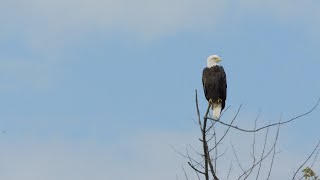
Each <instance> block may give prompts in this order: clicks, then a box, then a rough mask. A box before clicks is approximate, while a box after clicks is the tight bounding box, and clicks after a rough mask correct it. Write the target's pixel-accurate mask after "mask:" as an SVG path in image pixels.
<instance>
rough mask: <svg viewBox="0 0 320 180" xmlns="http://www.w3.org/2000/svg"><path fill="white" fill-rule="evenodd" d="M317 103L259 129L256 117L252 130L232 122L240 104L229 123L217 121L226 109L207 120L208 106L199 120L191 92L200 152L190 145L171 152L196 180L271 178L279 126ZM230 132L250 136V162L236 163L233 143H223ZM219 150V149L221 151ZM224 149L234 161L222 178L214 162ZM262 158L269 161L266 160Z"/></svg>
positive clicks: (239, 109)
mask: <svg viewBox="0 0 320 180" xmlns="http://www.w3.org/2000/svg"><path fill="white" fill-rule="evenodd" d="M319 101H320V99H319V100H318V101H317V103H316V105H314V106H313V107H312V108H311V109H310V110H309V111H308V112H306V113H303V114H301V115H299V116H296V117H294V118H291V119H289V120H286V121H283V120H282V115H280V118H279V121H278V122H277V123H271V122H269V124H267V125H265V126H261V127H258V126H257V122H258V120H259V116H260V114H259V115H258V116H257V117H256V119H255V120H254V121H253V123H254V128H252V129H249V128H245V127H239V126H238V125H235V121H236V119H237V118H238V116H239V113H240V111H241V108H242V105H240V106H239V108H238V109H237V111H236V113H235V115H234V116H233V117H232V118H231V121H230V122H226V121H220V118H221V117H222V116H223V115H224V113H225V112H226V111H228V109H229V107H227V108H226V109H225V111H223V112H222V113H221V117H220V118H219V119H218V120H216V119H212V118H211V117H209V111H210V107H211V105H210V104H209V105H208V107H207V109H206V111H205V115H204V116H203V117H201V114H200V110H199V104H198V95H197V91H196V92H195V103H196V112H197V122H196V123H197V125H198V126H199V129H200V131H201V138H199V141H200V143H201V148H200V149H201V150H197V149H196V148H194V147H193V146H191V145H189V146H188V147H187V148H186V152H185V153H181V152H178V151H177V150H175V151H176V152H178V153H179V154H180V155H182V156H183V157H185V158H186V159H187V160H188V165H189V166H190V167H191V169H192V170H193V172H194V173H195V175H196V177H197V178H198V179H199V180H200V179H203V178H204V179H205V180H209V179H213V180H227V179H229V178H230V176H231V174H232V173H233V172H235V173H237V175H236V176H233V178H234V177H236V179H238V180H245V179H248V178H249V177H250V179H256V180H258V179H271V173H272V170H273V165H274V160H275V156H276V154H277V142H278V138H279V134H280V128H281V126H283V125H285V124H287V123H291V122H293V121H295V120H297V119H299V118H301V117H303V116H306V115H308V114H310V113H311V112H312V111H314V110H315V109H316V107H317V106H318V104H319ZM217 125H220V126H219V128H220V129H222V127H223V128H224V131H222V132H221V130H220V131H219V132H220V134H218V131H217V130H216V127H217ZM232 130H233V131H235V132H243V133H248V134H251V135H252V136H253V140H252V144H251V147H249V149H251V150H249V151H250V155H251V160H250V161H247V160H246V162H244V161H243V160H240V159H239V155H238V152H237V149H236V147H235V146H234V144H233V143H232V142H230V143H226V142H225V141H226V137H227V136H228V135H229V132H230V131H232ZM271 131H273V132H274V133H272V136H271V135H270V134H271ZM258 134H259V137H261V138H260V139H259V140H258V138H257V135H258ZM258 143H259V144H260V146H259V148H258V145H257V144H258ZM319 143H320V141H319V142H318V143H317V145H316V147H315V148H314V149H313V151H312V153H311V154H310V155H309V156H308V157H307V159H306V160H305V161H304V162H302V164H301V165H300V166H299V168H298V169H297V170H296V171H295V173H294V174H293V176H292V179H293V180H294V179H295V178H296V176H297V174H298V172H300V171H301V169H302V167H303V166H304V165H305V164H306V163H307V162H308V161H309V159H310V158H311V157H312V156H313V155H314V153H315V152H316V150H317V149H318V147H319ZM226 144H229V145H226ZM261 147H262V148H261ZM172 148H173V147H172ZM221 149H223V150H222V151H221ZM229 149H231V150H229ZM190 150H191V151H192V155H191V153H190ZM228 150H229V151H232V154H233V156H234V159H235V161H230V162H228V163H229V168H227V169H226V168H225V169H224V171H225V172H224V174H225V176H223V175H222V174H223V173H221V175H220V174H218V169H219V166H220V164H219V161H218V160H219V158H221V157H223V156H224V155H225V153H226V152H227V151H228ZM318 152H319V151H317V154H316V155H315V156H314V160H313V163H312V166H313V164H314V161H315V160H316V158H317V155H318ZM266 159H269V160H268V161H266ZM248 162H249V163H248ZM226 163H227V162H223V164H224V166H225V164H226ZM235 163H236V165H235ZM312 166H311V167H312ZM183 171H184V175H185V178H186V179H189V178H188V175H187V173H186V171H185V169H184V168H183ZM311 171H312V170H311ZM311 171H310V170H309V171H308V172H311ZM304 174H306V170H305V169H304ZM309 174H310V173H309ZM304 176H305V175H304ZM304 176H302V177H300V179H302V178H303V177H304ZM310 177H311V176H310Z"/></svg>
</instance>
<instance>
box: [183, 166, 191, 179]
mask: <svg viewBox="0 0 320 180" xmlns="http://www.w3.org/2000/svg"><path fill="white" fill-rule="evenodd" d="M182 169H183V172H184V176H185V177H186V179H187V180H189V178H188V175H187V173H186V170H185V169H184V167H183V165H182Z"/></svg>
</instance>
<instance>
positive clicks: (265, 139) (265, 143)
mask: <svg viewBox="0 0 320 180" xmlns="http://www.w3.org/2000/svg"><path fill="white" fill-rule="evenodd" d="M269 124H270V122H269ZM269 128H270V127H268V128H267V132H266V135H265V138H264V144H263V149H262V153H261V158H260V159H262V158H263V155H264V151H265V149H266V145H267V139H268V134H269ZM261 165H262V160H261V161H260V163H259V168H258V172H257V176H256V180H258V178H259V174H260V169H261Z"/></svg>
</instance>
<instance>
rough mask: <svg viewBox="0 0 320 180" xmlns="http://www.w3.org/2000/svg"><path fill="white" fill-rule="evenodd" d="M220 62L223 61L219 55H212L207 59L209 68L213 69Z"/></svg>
mask: <svg viewBox="0 0 320 180" xmlns="http://www.w3.org/2000/svg"><path fill="white" fill-rule="evenodd" d="M220 61H221V58H220V57H219V56H218V55H215V54H214V55H211V56H209V57H208V59H207V67H208V68H211V67H213V66H216V65H218V62H220Z"/></svg>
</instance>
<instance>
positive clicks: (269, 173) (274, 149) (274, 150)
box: [267, 113, 282, 180]
mask: <svg viewBox="0 0 320 180" xmlns="http://www.w3.org/2000/svg"><path fill="white" fill-rule="evenodd" d="M281 119H282V113H281V115H280V119H279V123H281ZM276 145H277V141H276V142H275V144H274V148H273V154H272V159H271V164H270V169H269V172H268V177H267V180H268V179H269V178H270V175H271V171H272V167H273V161H274V156H275V154H276Z"/></svg>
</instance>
